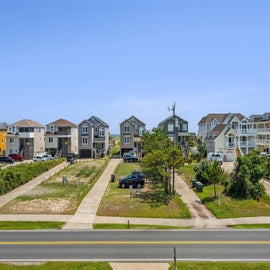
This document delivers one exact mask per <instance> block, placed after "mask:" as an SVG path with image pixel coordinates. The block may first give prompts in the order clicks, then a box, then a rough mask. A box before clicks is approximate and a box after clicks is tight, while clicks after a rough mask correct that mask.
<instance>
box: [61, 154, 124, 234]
mask: <svg viewBox="0 0 270 270" xmlns="http://www.w3.org/2000/svg"><path fill="white" fill-rule="evenodd" d="M118 164H119V159H112V160H111V161H110V163H109V165H108V166H107V168H106V169H105V170H104V172H103V174H102V175H101V176H100V178H99V179H98V181H97V182H96V184H95V185H94V187H93V188H92V189H91V191H90V192H89V193H88V194H87V195H86V196H85V198H84V199H83V201H82V202H81V204H80V206H79V207H78V209H77V211H76V213H75V214H74V215H73V216H72V218H71V219H70V220H68V222H67V223H66V224H65V225H64V227H63V229H64V230H82V229H92V228H93V226H92V224H93V221H94V218H95V216H96V213H97V210H98V207H99V204H100V201H101V199H102V197H103V194H104V192H105V191H106V188H107V186H108V183H109V181H110V180H111V175H112V173H113V171H114V169H115V168H116V166H117V165H118Z"/></svg>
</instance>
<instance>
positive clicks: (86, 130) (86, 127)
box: [82, 124, 88, 133]
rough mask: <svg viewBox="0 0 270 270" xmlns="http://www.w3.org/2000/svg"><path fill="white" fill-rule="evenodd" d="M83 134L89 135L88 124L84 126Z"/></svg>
mask: <svg viewBox="0 0 270 270" xmlns="http://www.w3.org/2000/svg"><path fill="white" fill-rule="evenodd" d="M82 133H88V125H87V124H83V125H82Z"/></svg>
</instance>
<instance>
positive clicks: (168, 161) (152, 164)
mask: <svg viewBox="0 0 270 270" xmlns="http://www.w3.org/2000/svg"><path fill="white" fill-rule="evenodd" d="M142 148H143V150H144V153H145V156H144V158H143V159H142V163H141V166H142V168H143V171H144V173H145V175H147V176H148V177H150V178H152V179H153V180H154V181H161V182H162V183H163V186H164V190H165V192H166V193H168V194H169V193H171V184H170V183H171V181H170V179H171V170H172V169H173V168H174V169H178V168H179V167H180V166H181V164H182V163H183V155H182V151H181V150H180V149H178V148H176V147H174V145H173V142H172V141H171V140H170V139H169V137H168V136H167V134H166V133H165V132H164V131H163V130H161V129H156V128H155V129H153V131H152V132H145V133H144V134H143V136H142Z"/></svg>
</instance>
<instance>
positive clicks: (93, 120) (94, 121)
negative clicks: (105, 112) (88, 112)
mask: <svg viewBox="0 0 270 270" xmlns="http://www.w3.org/2000/svg"><path fill="white" fill-rule="evenodd" d="M87 121H88V122H90V123H91V124H93V125H94V126H96V125H103V126H105V127H109V125H108V124H106V123H105V122H104V121H102V120H101V119H100V118H98V117H97V116H91V117H90V118H89V119H88V120H87Z"/></svg>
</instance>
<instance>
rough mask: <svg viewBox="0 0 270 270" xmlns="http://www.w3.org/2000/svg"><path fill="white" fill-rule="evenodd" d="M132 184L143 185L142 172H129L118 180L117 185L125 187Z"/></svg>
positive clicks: (135, 185) (133, 185)
mask: <svg viewBox="0 0 270 270" xmlns="http://www.w3.org/2000/svg"><path fill="white" fill-rule="evenodd" d="M129 186H132V187H134V188H136V187H138V188H142V187H143V186H144V177H143V175H142V174H133V173H132V174H129V175H128V176H127V177H125V178H121V179H120V180H119V187H121V188H126V187H129Z"/></svg>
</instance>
